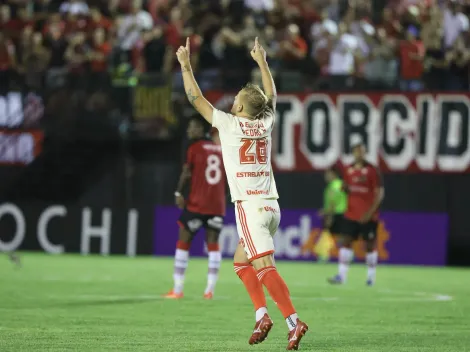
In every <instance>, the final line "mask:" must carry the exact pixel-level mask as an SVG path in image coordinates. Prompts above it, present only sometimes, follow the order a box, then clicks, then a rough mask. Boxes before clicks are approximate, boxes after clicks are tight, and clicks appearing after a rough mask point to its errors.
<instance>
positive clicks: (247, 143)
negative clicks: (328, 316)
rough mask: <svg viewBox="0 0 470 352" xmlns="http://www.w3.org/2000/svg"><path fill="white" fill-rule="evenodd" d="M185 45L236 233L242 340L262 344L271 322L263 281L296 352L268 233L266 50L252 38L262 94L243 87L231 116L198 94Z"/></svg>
mask: <svg viewBox="0 0 470 352" xmlns="http://www.w3.org/2000/svg"><path fill="white" fill-rule="evenodd" d="M189 43H190V41H189V38H188V39H187V40H186V46H180V47H179V49H178V51H177V52H176V56H177V57H178V61H179V63H180V64H181V72H182V74H183V82H184V88H185V91H186V95H187V97H188V100H189V102H190V103H191V104H192V105H193V106H194V107H195V109H196V110H197V111H198V112H199V113H200V114H201V115H202V116H203V117H204V118H205V119H206V120H207V121H208V122H210V123H212V126H213V127H215V128H217V130H218V131H219V134H220V141H221V146H222V152H223V155H224V160H223V161H224V166H225V168H226V170H227V179H228V184H229V187H230V193H231V196H232V201H233V202H234V203H235V204H236V212H235V213H236V222H237V231H238V234H239V237H240V242H239V244H238V246H237V249H236V251H235V255H234V270H235V272H236V273H237V275H238V276H239V277H240V279H241V280H242V282H243V284H244V285H245V288H246V290H247V291H248V294H249V295H250V298H251V300H252V302H253V305H254V306H255V311H256V312H255V319H256V323H255V328H254V330H253V333H252V335H251V337H250V339H249V341H248V343H249V344H250V345H252V344H257V343H260V342H263V341H264V340H265V339H266V337H267V335H268V333H269V331H270V330H271V328H272V326H273V322H272V320H271V318H270V317H269V315H268V310H267V308H266V307H267V305H266V297H265V295H264V291H263V286H262V285H264V286H266V288H267V290H268V292H269V294H270V296H271V298H272V299H273V300H274V302H276V305H277V306H278V308H279V310H280V311H281V313H282V315H283V316H284V318H285V320H286V323H287V327H288V329H289V333H288V337H287V339H288V345H287V350H297V349H298V348H299V343H300V340H301V339H302V337H303V336H304V335H305V333H306V332H307V330H308V326H307V324H305V323H304V322H302V321H300V320H299V318H298V315H297V312H296V310H295V308H294V306H293V304H292V301H291V298H290V293H289V289H288V288H287V285H286V283H285V281H284V280H283V279H282V277H281V276H280V275H279V273H278V271H277V268H276V266H275V264H274V257H273V253H274V241H273V236H274V234H275V233H276V231H277V229H278V227H279V222H280V213H281V211H280V209H279V203H278V201H277V199H278V198H279V196H278V193H277V189H276V182H275V180H274V177H273V172H272V167H271V132H272V129H273V127H274V120H275V116H276V114H275V107H276V86H275V85H274V81H273V78H272V75H271V72H270V70H269V66H268V63H267V62H266V52H265V50H264V49H263V47H262V46H261V45H260V44H259V43H258V38H256V39H255V45H254V47H253V49H252V51H251V56H252V58H253V60H254V61H255V62H256V63H257V64H258V66H259V69H260V71H261V78H262V81H263V88H264V92H263V91H262V90H261V88H260V87H258V86H255V85H247V86H246V87H244V88H243V89H242V90H241V91H240V92H239V93H238V94H237V96H236V97H235V101H234V103H233V106H232V109H231V114H227V113H224V112H222V111H220V110H217V109H214V107H213V106H212V105H211V104H210V103H209V102H208V101H207V99H205V98H204V96H203V95H202V92H201V89H200V88H199V86H198V84H197V82H196V79H195V78H194V74H193V71H192V68H191V62H190V47H189V45H190V44H189Z"/></svg>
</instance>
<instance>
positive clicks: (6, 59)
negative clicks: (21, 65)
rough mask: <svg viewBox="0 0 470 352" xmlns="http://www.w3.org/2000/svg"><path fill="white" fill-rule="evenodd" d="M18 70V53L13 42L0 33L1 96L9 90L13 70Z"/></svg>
mask: <svg viewBox="0 0 470 352" xmlns="http://www.w3.org/2000/svg"><path fill="white" fill-rule="evenodd" d="M15 68H16V52H15V46H14V45H13V42H12V41H11V40H10V39H8V38H7V37H6V36H5V34H4V32H3V31H0V94H5V92H6V91H7V90H8V89H9V85H10V80H11V79H12V74H13V70H14V69H15Z"/></svg>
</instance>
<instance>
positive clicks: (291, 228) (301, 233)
mask: <svg viewBox="0 0 470 352" xmlns="http://www.w3.org/2000/svg"><path fill="white" fill-rule="evenodd" d="M311 230H312V220H311V217H310V215H307V214H306V215H301V216H299V222H298V224H295V225H286V226H282V225H281V227H280V228H279V230H278V231H277V233H276V235H275V236H274V246H275V248H276V256H277V257H284V258H289V259H296V258H299V257H300V256H301V248H302V244H303V243H304V242H305V241H306V240H307V239H308V237H309V236H310V231H311ZM238 241H239V237H238V233H237V226H236V225H235V224H226V225H225V226H224V228H223V229H222V232H221V233H220V240H219V243H220V248H221V251H222V255H224V256H232V255H233V254H234V253H235V249H236V248H237V245H238Z"/></svg>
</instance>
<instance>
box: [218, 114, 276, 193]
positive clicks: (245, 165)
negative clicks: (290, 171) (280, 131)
mask: <svg viewBox="0 0 470 352" xmlns="http://www.w3.org/2000/svg"><path fill="white" fill-rule="evenodd" d="M274 117H275V116H274V114H271V115H269V116H267V117H266V118H264V119H261V120H250V119H247V118H244V117H240V116H234V115H231V114H227V113H225V112H223V111H220V110H217V109H214V113H213V115H212V126H214V127H215V128H217V129H218V130H219V137H220V142H221V145H222V156H223V160H224V167H225V171H226V174H227V180H228V185H229V187H230V193H231V195H232V202H236V201H243V200H250V199H253V198H261V199H278V198H279V195H278V194H277V189H276V182H275V181H274V175H273V170H272V167H271V146H272V142H271V132H272V130H273V127H274Z"/></svg>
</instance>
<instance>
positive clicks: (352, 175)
mask: <svg viewBox="0 0 470 352" xmlns="http://www.w3.org/2000/svg"><path fill="white" fill-rule="evenodd" d="M352 153H353V156H354V163H353V164H352V165H350V166H348V167H346V168H345V171H344V175H343V178H344V183H345V188H346V191H347V195H348V197H347V199H348V206H347V210H346V212H345V214H344V217H343V220H342V225H341V236H342V238H341V248H340V250H339V258H338V259H339V260H338V275H336V276H335V277H333V278H331V279H329V280H328V281H329V282H330V283H332V284H342V283H344V282H346V278H347V273H348V269H349V265H350V263H351V261H352V259H353V256H354V252H353V250H352V244H353V242H354V241H356V240H357V239H359V237H362V239H363V240H364V241H365V243H366V252H367V254H366V264H367V285H373V284H374V283H375V273H376V266H377V261H378V254H377V251H376V239H377V227H378V219H379V213H378V209H379V206H380V204H381V203H382V200H383V197H384V188H383V184H382V177H381V174H380V171H379V170H378V169H377V168H376V167H375V166H373V165H371V164H370V163H368V162H367V161H366V160H365V153H366V150H365V146H364V145H363V144H362V143H361V144H357V145H355V146H354V147H353V148H352Z"/></svg>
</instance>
